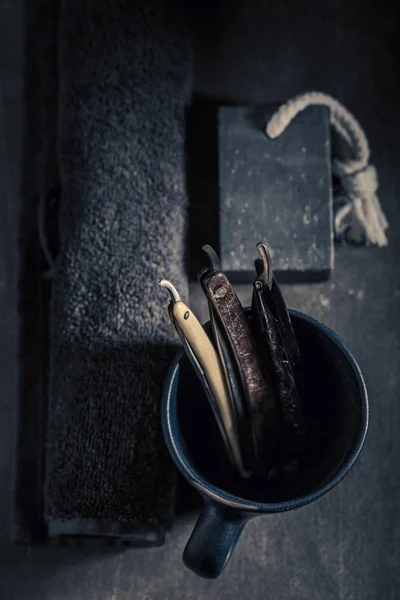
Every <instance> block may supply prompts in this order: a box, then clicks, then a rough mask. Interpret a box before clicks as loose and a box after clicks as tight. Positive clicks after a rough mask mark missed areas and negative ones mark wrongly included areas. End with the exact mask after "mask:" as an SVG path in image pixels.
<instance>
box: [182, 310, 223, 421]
mask: <svg viewBox="0 0 400 600" xmlns="http://www.w3.org/2000/svg"><path fill="white" fill-rule="evenodd" d="M173 311H174V317H175V319H176V321H177V323H178V325H179V327H180V328H181V330H182V332H183V334H184V336H185V338H186V339H187V341H188V342H189V344H190V346H191V348H192V350H193V352H194V354H195V355H196V358H197V360H198V361H199V363H200V365H201V367H202V369H203V371H204V375H205V377H206V379H207V381H208V385H209V386H210V389H211V391H212V393H213V395H214V398H215V400H216V402H217V404H218V406H219V408H220V411H221V416H222V420H223V422H224V425H225V427H226V428H227V429H228V430H229V431H230V430H232V429H233V421H232V413H231V406H230V399H229V393H228V389H227V386H226V383H225V378H224V374H223V370H222V366H221V363H220V360H219V357H218V354H217V353H216V351H215V349H214V346H213V345H212V343H211V341H210V339H209V337H208V335H207V334H206V332H205V331H204V329H203V327H202V326H201V324H200V322H199V321H198V319H197V318H196V317H195V315H194V314H193V312H192V311H191V310H190V308H189V307H188V306H187V305H186V304H185V303H184V302H182V301H179V302H175V304H174V307H173Z"/></svg>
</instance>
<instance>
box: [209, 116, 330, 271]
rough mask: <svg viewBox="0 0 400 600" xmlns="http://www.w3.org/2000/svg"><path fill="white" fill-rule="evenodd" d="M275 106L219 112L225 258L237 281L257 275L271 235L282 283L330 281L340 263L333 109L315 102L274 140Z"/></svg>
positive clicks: (222, 248) (222, 255) (225, 266)
mask: <svg viewBox="0 0 400 600" xmlns="http://www.w3.org/2000/svg"><path fill="white" fill-rule="evenodd" d="M274 109H276V107H222V108H220V110H219V190H220V197H219V201H220V219H219V222H220V258H221V264H222V268H223V269H224V271H226V273H227V274H228V276H230V277H231V279H232V281H236V282H241V283H251V282H252V281H253V280H254V277H255V270H254V259H255V258H256V257H258V252H257V250H256V248H255V246H256V244H257V242H259V241H263V240H267V241H268V244H269V246H270V248H271V254H272V259H273V264H274V270H275V273H276V275H277V277H278V278H280V280H281V281H282V280H286V281H287V280H290V281H315V280H317V279H320V280H321V279H327V278H328V276H329V274H330V270H331V266H332V264H333V224H332V194H331V179H332V176H331V147H330V128H329V111H328V109H326V108H325V107H321V106H315V107H309V108H308V109H306V110H305V111H304V112H302V113H300V114H299V115H297V117H296V118H295V119H294V120H293V122H292V123H291V124H290V126H289V127H288V128H287V129H286V131H285V132H284V133H283V134H282V135H281V136H279V137H278V138H277V139H275V140H271V139H270V138H269V137H268V136H267V135H266V134H265V126H266V123H267V122H268V119H269V118H270V117H271V116H272V114H273V113H274Z"/></svg>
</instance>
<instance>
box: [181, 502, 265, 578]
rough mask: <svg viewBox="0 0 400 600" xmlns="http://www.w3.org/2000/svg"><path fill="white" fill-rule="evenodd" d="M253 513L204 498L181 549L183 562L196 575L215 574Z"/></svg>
mask: <svg viewBox="0 0 400 600" xmlns="http://www.w3.org/2000/svg"><path fill="white" fill-rule="evenodd" d="M253 516H255V515H246V514H244V513H239V512H238V511H237V510H235V509H231V508H229V507H225V506H222V505H221V504H217V503H216V502H214V501H212V500H210V499H208V498H204V508H203V511H202V512H201V514H200V516H199V518H198V520H197V523H196V525H195V528H194V529H193V532H192V535H191V536H190V539H189V541H188V543H187V544H186V548H185V550H184V552H183V562H184V563H185V565H186V566H187V567H188V568H189V569H191V570H192V571H193V572H194V573H196V574H197V575H200V577H206V578H209V579H215V578H216V577H219V576H220V575H221V573H222V571H223V570H224V568H225V566H226V564H227V562H228V560H229V558H230V556H231V554H232V551H233V550H234V548H235V546H236V544H237V542H238V540H239V537H240V534H241V533H242V529H243V527H244V525H245V524H246V522H247V521H248V520H249V519H251V518H252V517H253Z"/></svg>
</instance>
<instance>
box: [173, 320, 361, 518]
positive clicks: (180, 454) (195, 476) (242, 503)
mask: <svg viewBox="0 0 400 600" xmlns="http://www.w3.org/2000/svg"><path fill="white" fill-rule="evenodd" d="M246 310H247V311H248V310H249V309H248V308H247V309H246ZM289 312H290V314H291V316H294V317H295V318H297V319H300V320H303V321H307V322H308V323H311V324H312V325H313V326H314V327H316V328H317V329H320V330H321V331H322V332H323V333H325V334H326V335H327V336H328V337H329V338H330V339H331V341H332V342H333V343H334V344H335V345H336V346H337V347H338V348H339V349H340V350H341V351H342V353H343V354H344V356H345V357H346V359H347V360H348V362H349V363H350V365H351V367H352V369H353V371H354V373H355V375H356V380H357V383H358V386H359V389H360V395H361V422H360V428H359V431H358V434H357V439H356V442H355V444H354V446H353V448H352V450H351V452H350V453H349V455H348V456H347V458H346V459H345V461H344V462H343V463H342V465H341V466H340V467H339V468H338V470H337V471H336V472H335V474H334V475H333V477H331V478H330V479H329V481H327V482H326V483H324V484H323V485H322V486H321V487H319V488H318V489H317V490H315V491H314V492H312V493H310V494H305V495H303V496H299V497H298V498H295V499H293V500H284V501H283V502H256V501H254V500H248V499H246V498H241V497H240V496H236V495H234V494H231V493H230V492H227V491H226V490H224V489H223V488H220V487H218V486H216V485H214V484H212V483H210V482H209V481H207V479H205V478H204V477H203V476H202V475H201V474H200V473H198V471H197V470H196V469H195V468H194V467H193V465H192V463H191V461H190V460H189V458H188V457H187V456H186V454H185V451H184V449H183V448H182V446H181V444H180V443H179V440H177V439H176V438H177V436H176V435H174V432H173V426H172V423H171V399H172V392H173V391H174V386H175V385H176V378H177V376H178V375H179V368H180V361H181V359H182V358H183V357H184V356H185V352H184V350H183V349H181V350H179V351H178V353H177V354H176V356H175V357H174V359H173V361H172V363H171V365H170V367H169V370H168V374H167V377H166V380H165V384H164V389H163V400H162V428H163V434H164V439H165V442H166V444H167V447H168V450H169V453H170V455H171V456H172V458H173V460H174V462H175V464H176V466H177V468H178V469H179V471H180V472H181V474H182V475H183V476H184V477H185V479H186V480H187V481H188V482H189V483H190V485H192V486H193V487H194V488H195V489H196V490H197V491H198V492H200V493H201V494H203V495H205V496H207V497H208V498H210V499H211V500H214V501H216V502H219V503H220V504H223V505H225V506H228V507H231V508H236V509H240V510H246V511H252V512H269V513H273V512H284V511H287V510H292V509H294V508H299V507H300V506H305V505H306V504H309V503H310V502H313V501H314V500H317V499H318V498H320V497H321V496H323V495H324V494H326V493H327V492H329V491H330V490H331V489H332V488H334V487H335V486H336V485H337V484H338V483H339V482H340V481H341V480H342V479H343V477H345V475H346V474H347V473H348V472H349V471H350V469H351V468H352V466H353V465H354V463H355V461H356V460H357V458H358V455H359V454H360V452H361V449H362V447H363V445H364V441H365V437H366V434H367V430H368V422H369V406H368V393H367V389H366V385H365V382H364V378H363V376H362V373H361V370H360V367H359V366H358V363H357V361H356V359H355V358H354V356H353V354H352V353H351V352H350V350H349V349H348V348H347V346H346V345H345V344H344V342H343V341H342V340H341V338H340V337H339V336H338V335H337V334H336V333H335V332H334V331H333V330H332V329H330V328H329V327H327V326H326V325H324V324H323V323H321V322H320V321H318V320H317V319H314V318H313V317H310V316H309V315H306V314H304V313H302V312H300V311H297V310H293V309H289Z"/></svg>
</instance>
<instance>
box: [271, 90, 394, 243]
mask: <svg viewBox="0 0 400 600" xmlns="http://www.w3.org/2000/svg"><path fill="white" fill-rule="evenodd" d="M316 104H317V105H322V106H327V107H328V108H329V109H330V122H331V125H332V127H333V128H334V129H335V130H336V132H337V133H338V134H339V136H340V137H341V138H343V139H344V140H345V142H346V144H347V146H348V149H349V151H350V156H341V157H336V158H335V159H334V160H333V172H334V173H335V175H337V176H338V177H339V179H340V182H341V185H342V187H343V189H344V191H345V194H346V195H347V197H348V198H349V199H350V200H351V204H348V205H345V206H343V207H342V208H341V209H340V210H339V211H338V212H337V213H336V216H335V230H336V232H337V233H340V232H342V231H343V227H344V220H345V219H346V217H348V216H349V214H350V213H352V214H353V215H354V216H355V217H356V219H357V220H358V221H359V223H360V224H361V226H362V228H363V229H364V231H365V234H366V236H367V240H368V241H369V242H371V243H372V244H377V245H378V246H386V245H387V243H388V241H387V237H386V234H385V230H386V229H387V227H388V222H387V220H386V217H385V215H384V213H383V211H382V208H381V205H380V203H379V200H378V197H377V194H376V192H377V189H378V176H377V172H376V169H375V167H374V166H373V165H370V164H369V158H370V150H369V144H368V139H367V137H366V135H365V133H364V130H363V129H362V127H361V125H360V124H359V122H358V121H357V119H356V118H355V117H354V115H352V114H351V112H349V111H348V110H347V108H345V107H344V106H343V105H342V104H340V102H338V101H337V100H335V99H334V98H332V97H331V96H328V95H327V94H323V93H321V92H307V93H305V94H301V95H300V96H296V97H295V98H293V99H292V100H289V101H288V102H286V103H285V104H283V105H282V106H281V107H280V108H279V109H278V110H277V112H276V113H275V114H274V115H273V116H272V117H271V119H270V120H269V122H268V123H267V126H266V133H267V135H268V136H269V137H270V138H272V139H274V138H276V137H278V136H280V135H281V133H283V132H284V131H285V129H286V127H287V126H288V125H289V124H290V123H291V121H292V120H293V119H294V118H295V116H296V115H297V114H298V113H299V112H301V111H303V110H304V109H305V108H307V107H308V106H312V105H316ZM344 154H346V153H344Z"/></svg>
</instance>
